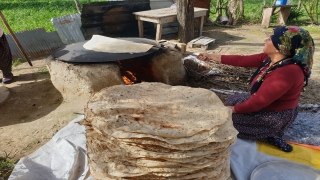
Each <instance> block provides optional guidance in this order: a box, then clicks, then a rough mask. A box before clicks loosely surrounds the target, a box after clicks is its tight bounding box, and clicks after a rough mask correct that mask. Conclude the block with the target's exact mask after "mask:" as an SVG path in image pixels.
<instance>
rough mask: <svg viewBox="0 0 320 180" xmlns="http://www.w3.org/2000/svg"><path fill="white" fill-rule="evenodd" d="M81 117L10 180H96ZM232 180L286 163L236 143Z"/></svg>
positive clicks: (23, 163)
mask: <svg viewBox="0 0 320 180" xmlns="http://www.w3.org/2000/svg"><path fill="white" fill-rule="evenodd" d="M83 118H84V116H80V117H78V118H76V119H75V120H73V121H71V122H70V123H69V124H68V125H67V126H65V127H64V128H62V129H61V130H60V131H59V132H58V133H57V134H56V135H55V136H54V137H53V138H52V139H51V140H50V141H49V142H48V143H46V144H45V145H44V146H42V147H40V148H39V149H38V150H37V151H35V152H34V153H32V154H30V155H28V156H26V157H24V158H22V159H20V161H19V162H18V163H17V165H16V166H15V168H14V170H13V172H12V174H11V176H10V177H9V180H29V179H30V180H31V179H32V180H64V179H66V180H94V178H93V177H92V176H91V175H90V171H89V166H88V160H87V156H86V136H85V127H84V126H81V125H79V124H78V123H77V122H79V121H81V120H83ZM231 151H232V153H231V155H230V159H231V170H232V172H233V177H232V179H235V180H248V179H250V176H251V172H252V171H253V170H254V169H255V168H256V167H258V166H259V165H261V164H263V163H266V162H269V161H286V160H283V159H280V158H276V157H273V156H269V155H266V154H264V153H260V152H258V151H257V145H256V142H255V141H250V140H242V139H237V141H236V143H235V144H234V145H233V146H231Z"/></svg>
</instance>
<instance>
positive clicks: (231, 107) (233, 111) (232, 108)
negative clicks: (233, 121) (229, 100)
mask: <svg viewBox="0 0 320 180" xmlns="http://www.w3.org/2000/svg"><path fill="white" fill-rule="evenodd" d="M227 107H228V108H230V109H231V110H232V113H236V111H235V110H234V106H227Z"/></svg>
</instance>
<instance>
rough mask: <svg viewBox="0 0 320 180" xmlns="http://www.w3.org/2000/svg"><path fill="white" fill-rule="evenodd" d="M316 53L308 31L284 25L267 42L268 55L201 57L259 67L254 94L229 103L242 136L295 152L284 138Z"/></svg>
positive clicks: (201, 56) (235, 97)
mask: <svg viewBox="0 0 320 180" xmlns="http://www.w3.org/2000/svg"><path fill="white" fill-rule="evenodd" d="M314 50H315V48H314V42H313V39H312V37H311V36H310V34H309V32H308V31H306V30H304V29H302V28H299V27H297V26H291V27H289V26H288V27H286V26H283V27H280V28H277V29H275V30H274V32H273V35H271V36H270V37H269V38H267V39H266V40H265V45H264V49H263V51H264V53H261V54H254V55H248V56H240V55H216V54H207V53H201V54H199V55H198V57H197V58H198V59H200V60H203V61H208V60H214V61H217V62H221V63H223V64H228V65H233V66H240V67H258V69H257V71H256V72H255V73H254V74H253V76H252V77H251V79H250V85H251V92H250V93H240V94H234V95H231V96H229V97H228V98H227V100H226V105H227V106H228V107H229V108H231V109H232V112H233V114H232V120H233V124H234V126H235V128H236V129H237V130H238V131H239V134H238V137H239V138H244V139H253V140H259V141H263V142H267V143H270V144H272V145H275V146H277V147H278V148H280V149H281V150H283V151H285V152H291V151H292V146H290V145H289V144H287V143H286V142H284V141H283V140H282V136H283V132H284V130H285V129H286V128H288V126H290V125H291V124H292V123H293V121H294V120H295V119H296V117H297V114H298V109H297V107H298V101H299V98H300V93H301V91H302V90H303V88H304V87H305V86H307V85H308V78H309V77H310V74H311V68H312V63H313V54H314Z"/></svg>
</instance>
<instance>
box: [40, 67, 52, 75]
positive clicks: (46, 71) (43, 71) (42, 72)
mask: <svg viewBox="0 0 320 180" xmlns="http://www.w3.org/2000/svg"><path fill="white" fill-rule="evenodd" d="M38 73H40V74H50V73H49V70H48V68H46V67H44V68H40V69H39V70H38Z"/></svg>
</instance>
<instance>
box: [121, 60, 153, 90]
mask: <svg viewBox="0 0 320 180" xmlns="http://www.w3.org/2000/svg"><path fill="white" fill-rule="evenodd" d="M117 62H118V66H119V68H120V72H121V76H122V79H123V81H124V83H125V84H127V85H130V84H135V83H141V82H154V81H155V79H154V77H153V73H152V68H151V56H150V55H147V56H142V57H136V58H132V59H126V60H118V61H117Z"/></svg>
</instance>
